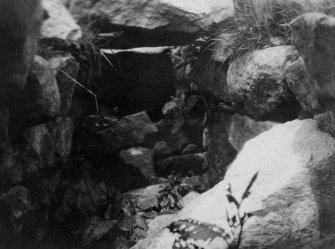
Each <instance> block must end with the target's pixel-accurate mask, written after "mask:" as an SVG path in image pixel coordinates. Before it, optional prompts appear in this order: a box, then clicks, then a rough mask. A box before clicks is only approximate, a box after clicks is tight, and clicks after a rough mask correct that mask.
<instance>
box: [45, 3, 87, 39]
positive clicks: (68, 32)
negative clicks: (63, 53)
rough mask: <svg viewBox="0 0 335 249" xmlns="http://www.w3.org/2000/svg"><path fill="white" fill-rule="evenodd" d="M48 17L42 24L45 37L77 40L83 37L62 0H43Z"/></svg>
mask: <svg viewBox="0 0 335 249" xmlns="http://www.w3.org/2000/svg"><path fill="white" fill-rule="evenodd" d="M42 5H43V8H44V9H45V10H46V11H47V13H48V18H47V19H46V20H45V21H44V23H43V25H42V30H41V35H42V37H43V38H58V39H62V40H72V41H77V40H78V39H79V38H81V35H82V33H81V29H80V27H79V26H78V25H77V23H76V22H75V20H74V19H73V18H72V16H71V14H70V13H69V11H68V10H67V9H66V8H65V6H64V5H63V3H62V2H61V1H60V0H42Z"/></svg>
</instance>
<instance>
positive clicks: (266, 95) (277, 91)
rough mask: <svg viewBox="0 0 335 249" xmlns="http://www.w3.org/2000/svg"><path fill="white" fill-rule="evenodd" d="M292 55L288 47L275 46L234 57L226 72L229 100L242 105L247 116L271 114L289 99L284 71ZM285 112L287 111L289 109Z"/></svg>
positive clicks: (256, 116)
mask: <svg viewBox="0 0 335 249" xmlns="http://www.w3.org/2000/svg"><path fill="white" fill-rule="evenodd" d="M294 53H295V50H294V48H293V47H292V46H277V47H272V48H266V49H262V50H256V51H253V52H249V53H246V54H244V55H242V56H241V57H239V58H237V59H236V60H235V61H233V62H232V63H231V64H230V66H229V69H228V72H227V90H228V93H229V95H230V98H231V99H232V100H233V101H235V102H240V103H242V104H243V106H244V109H245V110H246V112H247V113H248V115H250V116H251V117H254V118H262V117H264V116H266V115H270V114H271V112H275V110H276V109H278V108H279V107H280V105H281V104H283V103H284V102H289V101H290V99H291V98H292V96H291V95H292V94H290V92H289V89H288V86H287V83H286V81H285V75H284V69H285V65H286V63H287V62H288V61H289V60H290V59H291V57H292V55H293V54H294ZM293 109H294V108H293ZM286 111H288V112H291V111H292V107H290V108H289V109H288V110H286ZM293 111H294V110H293ZM287 115H288V114H287ZM288 116H289V115H288ZM293 116H294V114H293Z"/></svg>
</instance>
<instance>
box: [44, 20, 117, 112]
mask: <svg viewBox="0 0 335 249" xmlns="http://www.w3.org/2000/svg"><path fill="white" fill-rule="evenodd" d="M82 33H83V36H82V37H81V38H80V40H78V41H76V42H72V41H67V40H62V39H57V38H43V39H40V40H39V41H38V49H37V54H38V55H40V56H42V57H43V58H45V59H50V58H52V57H54V56H59V55H67V54H71V55H72V56H73V57H74V58H75V60H76V61H77V62H78V63H79V71H78V73H77V75H76V76H74V75H70V74H69V73H67V72H64V71H63V70H60V72H62V73H63V74H64V75H65V76H66V77H67V78H69V80H70V81H71V82H73V83H74V84H76V85H77V86H79V87H80V88H81V89H83V90H85V91H86V92H87V93H88V94H90V95H92V96H93V97H94V103H95V109H96V112H97V113H98V114H99V106H98V100H97V96H96V94H95V91H96V88H97V86H96V82H95V81H96V79H98V78H100V77H101V76H102V72H103V67H104V66H106V65H107V66H110V67H111V68H114V69H115V67H114V65H113V64H112V63H111V62H110V60H109V59H108V57H107V56H106V55H105V54H104V52H103V51H102V50H101V49H100V48H101V47H103V46H104V42H105V40H104V39H103V38H102V37H101V36H99V35H98V32H97V31H94V29H92V25H91V24H90V23H88V24H86V25H84V26H82Z"/></svg>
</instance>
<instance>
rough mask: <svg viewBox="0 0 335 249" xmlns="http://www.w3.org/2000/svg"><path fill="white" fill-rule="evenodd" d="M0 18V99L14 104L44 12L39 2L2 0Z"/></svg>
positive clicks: (24, 80) (31, 54) (24, 78)
mask: <svg viewBox="0 0 335 249" xmlns="http://www.w3.org/2000/svg"><path fill="white" fill-rule="evenodd" d="M18 6H20V7H19V8H18ZM0 15H1V16H2V18H1V19H2V20H1V24H0V37H1V39H0V54H1V56H0V64H1V65H3V66H2V67H1V69H0V77H1V82H2V83H1V86H0V93H1V96H0V97H1V100H2V101H3V102H6V103H7V104H9V105H13V104H14V105H16V104H17V102H16V99H15V97H16V96H17V95H18V94H19V93H20V91H21V90H22V89H23V87H24V85H25V83H26V78H27V76H28V71H29V68H30V66H31V63H32V61H33V58H34V53H35V47H36V43H37V37H38V35H39V32H40V27H41V25H42V18H43V9H42V6H41V3H40V1H39V0H33V1H29V2H27V1H25V0H13V1H10V2H8V1H1V3H0Z"/></svg>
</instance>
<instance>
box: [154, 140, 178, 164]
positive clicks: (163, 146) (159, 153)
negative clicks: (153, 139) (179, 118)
mask: <svg viewBox="0 0 335 249" xmlns="http://www.w3.org/2000/svg"><path fill="white" fill-rule="evenodd" d="M153 150H154V151H153V158H154V160H156V161H157V160H160V159H164V158H166V157H169V156H172V154H173V151H172V149H171V148H170V146H169V145H168V144H167V143H166V142H165V141H158V142H157V143H155V145H154V148H153Z"/></svg>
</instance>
